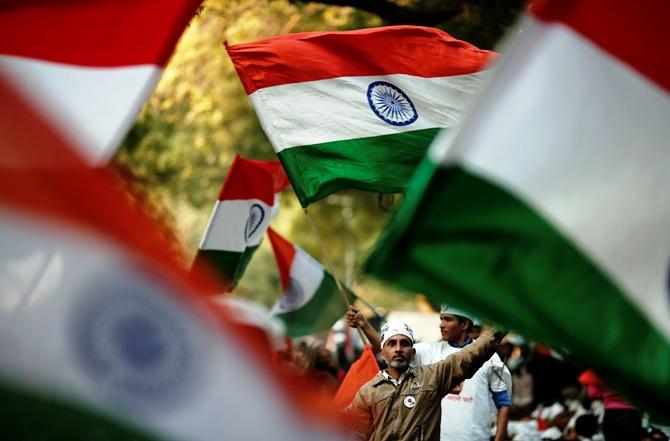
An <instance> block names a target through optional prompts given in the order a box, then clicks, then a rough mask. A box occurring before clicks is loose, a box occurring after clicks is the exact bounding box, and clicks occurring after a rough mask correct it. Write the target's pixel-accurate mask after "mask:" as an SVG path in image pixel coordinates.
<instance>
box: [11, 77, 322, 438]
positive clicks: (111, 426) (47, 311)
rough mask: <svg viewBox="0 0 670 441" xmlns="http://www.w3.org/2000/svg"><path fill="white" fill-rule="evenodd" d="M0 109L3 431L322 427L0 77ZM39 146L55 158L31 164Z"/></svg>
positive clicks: (110, 183)
mask: <svg viewBox="0 0 670 441" xmlns="http://www.w3.org/2000/svg"><path fill="white" fill-rule="evenodd" d="M0 114H1V115H2V118H0V244H1V246H0V290H1V292H2V296H1V297H0V329H1V332H0V352H2V357H0V407H1V408H2V409H3V411H2V412H0V427H2V434H3V437H5V438H7V439H96V440H101V439H102V440H116V439H149V438H152V439H155V438H162V439H170V440H178V439H182V440H220V439H222V438H225V439H273V440H274V439H281V440H287V441H288V440H296V439H300V440H313V439H333V438H334V435H333V432H332V427H331V426H329V425H325V424H323V423H322V421H320V420H319V424H317V423H316V421H313V420H312V419H311V418H306V416H307V415H305V414H301V413H299V412H297V411H296V410H297V409H296V407H294V406H292V402H291V401H290V400H289V398H288V395H287V394H286V393H285V392H286V391H285V390H284V389H283V386H281V385H280V383H279V381H277V380H278V378H279V376H278V375H276V373H275V372H274V371H272V370H271V368H270V366H268V364H269V363H268V362H267V360H268V359H269V357H268V356H267V355H266V356H265V357H261V356H260V353H259V352H258V351H256V350H255V349H256V348H255V347H254V344H253V343H252V340H250V339H247V338H246V337H245V335H244V334H242V333H240V332H238V329H237V327H235V325H234V324H233V323H232V322H231V321H230V319H229V318H228V317H227V316H226V315H225V314H220V315H217V314H216V311H217V309H214V308H213V307H212V305H211V304H210V303H209V301H208V300H207V299H204V298H203V297H201V296H198V295H195V294H196V293H195V292H194V291H193V289H192V288H191V287H190V286H189V285H187V283H186V280H187V271H186V270H185V269H184V268H183V267H181V266H179V265H178V263H177V262H178V259H177V257H175V256H174V255H173V254H172V253H171V252H170V248H171V247H168V246H166V245H165V243H163V242H162V241H161V240H160V236H159V235H158V234H157V231H160V228H156V226H155V224H154V223H153V222H151V221H150V220H149V218H148V217H147V216H146V214H145V213H144V212H143V211H142V207H135V206H131V205H130V203H129V201H128V199H127V197H126V196H125V194H124V193H122V192H121V191H119V186H120V183H119V180H115V179H113V177H112V176H111V174H110V173H108V172H107V171H106V170H104V169H91V168H89V167H88V166H87V165H86V164H85V163H84V162H83V161H82V160H81V159H79V158H78V156H76V155H75V154H74V153H73V151H72V150H70V149H69V147H68V146H67V145H66V144H65V143H63V142H62V141H61V138H59V135H58V134H57V132H55V131H52V130H51V129H50V128H49V127H48V126H47V125H45V124H43V122H41V121H40V119H39V117H37V114H36V113H34V112H33V111H32V109H30V108H28V107H27V106H26V105H25V102H23V101H22V99H21V98H20V97H19V94H17V93H15V92H14V91H13V90H11V88H9V87H8V86H7V83H5V82H4V81H3V79H2V78H1V77H0ZM52 158H54V159H57V160H58V161H59V165H61V167H59V168H57V169H54V168H46V167H41V165H43V164H44V161H45V160H48V159H52ZM282 381H283V382H285V381H287V380H286V379H285V378H284V377H282ZM303 392H304V391H301V389H299V388H297V389H293V390H292V394H293V395H294V396H295V395H296V394H297V395H301V394H303Z"/></svg>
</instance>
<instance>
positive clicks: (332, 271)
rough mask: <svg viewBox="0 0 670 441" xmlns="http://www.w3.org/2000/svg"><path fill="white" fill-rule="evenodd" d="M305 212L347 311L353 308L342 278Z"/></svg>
mask: <svg viewBox="0 0 670 441" xmlns="http://www.w3.org/2000/svg"><path fill="white" fill-rule="evenodd" d="M303 211H304V212H305V216H306V217H307V223H308V224H309V227H310V228H311V229H312V232H313V233H314V235H315V236H316V239H317V241H318V242H319V245H320V246H321V252H322V253H323V258H324V260H325V261H326V267H327V268H328V271H330V274H332V275H333V278H334V279H335V283H336V284H337V290H338V291H339V292H340V294H341V297H342V301H343V302H344V304H345V305H346V307H347V309H349V308H351V303H349V298H348V297H347V293H346V291H345V290H344V287H343V286H342V283H341V282H340V278H339V277H337V274H336V273H335V268H334V267H333V264H332V262H331V260H330V256H329V255H328V251H327V250H326V245H325V244H324V243H323V240H322V239H321V235H320V234H319V232H318V230H317V229H316V225H315V224H314V220H312V216H311V215H310V214H309V211H307V208H303ZM356 329H357V330H358V335H359V336H360V337H361V341H362V342H363V344H367V343H370V342H369V341H368V339H367V337H366V336H365V334H364V333H363V331H362V330H361V328H360V326H358V325H356Z"/></svg>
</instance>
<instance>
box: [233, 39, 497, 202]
mask: <svg viewBox="0 0 670 441" xmlns="http://www.w3.org/2000/svg"><path fill="white" fill-rule="evenodd" d="M227 49H228V54H229V55H230V58H231V59H232V60H233V63H234V64H235V68H236V69H237V73H238V74H239V76H240V79H241V81H242V84H243V85H244V89H245V90H246V92H247V94H248V95H249V99H250V100H251V104H252V105H253V106H254V108H255V109H256V113H257V114H258V118H259V119H260V122H261V125H262V126H263V130H265V133H266V134H267V135H268V138H270V141H271V142H272V145H273V146H274V149H275V151H276V152H277V155H278V156H279V159H280V160H281V161H282V164H284V168H285V169H286V173H287V174H288V176H289V178H290V179H291V183H292V184H293V189H294V190H295V193H296V195H297V196H298V199H299V200H300V203H301V204H302V206H303V207H306V206H307V205H309V204H310V203H312V202H315V201H317V200H319V199H322V198H324V197H326V196H328V195H329V194H331V193H334V192H336V191H338V190H342V189H348V188H356V189H359V190H365V191H374V192H381V193H394V192H401V191H404V190H405V187H406V185H407V183H408V181H409V179H410V177H411V176H412V173H413V172H414V169H415V168H416V166H417V164H418V163H419V161H420V160H421V158H423V156H424V154H425V153H426V149H427V148H428V146H429V145H430V143H431V141H432V140H433V138H434V137H435V134H436V133H437V131H438V130H439V129H440V128H449V127H454V126H456V125H458V124H459V122H460V120H461V113H462V110H463V107H464V106H465V104H466V103H467V102H468V98H469V96H470V95H471V94H472V93H473V92H474V91H476V90H477V89H478V86H479V84H480V82H481V79H482V74H481V73H480V70H482V69H483V68H484V67H485V65H486V64H487V62H488V61H489V60H491V59H492V58H494V57H495V54H494V53H492V52H490V51H485V50H480V49H478V48H476V47H475V46H473V45H471V44H469V43H466V42H464V41H460V40H457V39H455V38H453V37H452V36H451V35H449V34H447V33H445V32H443V31H440V30H438V29H433V28H425V27H417V26H389V27H382V28H372V29H361V30H357V31H346V32H306V33H299V34H289V35H282V36H279V37H272V38H268V39H266V40H260V41H255V42H251V43H244V44H237V45H232V46H227Z"/></svg>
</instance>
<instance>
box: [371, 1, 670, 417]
mask: <svg viewBox="0 0 670 441" xmlns="http://www.w3.org/2000/svg"><path fill="white" fill-rule="evenodd" d="M534 5H535V6H534V8H533V9H532V10H531V11H532V14H530V15H529V16H528V17H527V18H526V19H525V21H524V23H523V27H522V29H521V32H520V33H519V35H518V38H517V39H516V41H515V42H514V46H512V47H511V50H510V51H509V52H508V53H505V55H504V57H503V59H502V61H501V63H500V65H499V66H498V67H497V69H496V72H495V73H494V75H493V78H492V80H491V82H490V83H489V85H488V86H487V88H486V89H485V90H484V91H483V94H482V96H480V97H479V101H478V103H480V105H479V106H477V107H476V108H475V109H473V111H472V113H471V114H469V115H468V116H467V117H466V119H465V122H464V125H463V126H462V128H461V129H459V131H457V132H456V133H455V134H453V137H452V136H450V135H449V134H448V133H447V134H446V136H445V137H444V138H442V139H441V140H438V141H436V143H435V145H434V146H433V148H431V149H430V151H429V154H428V157H427V158H426V160H425V162H424V163H423V164H422V165H421V166H420V168H419V170H418V171H417V174H416V175H415V177H414V179H413V182H412V184H411V185H410V189H411V190H410V191H409V192H408V193H407V195H406V198H405V201H404V203H403V205H402V207H401V209H400V210H399V211H398V212H397V213H396V216H395V217H394V220H393V221H392V223H391V224H390V227H389V229H388V230H387V231H386V233H385V235H384V237H383V238H382V240H381V241H380V243H379V244H378V245H377V248H376V250H375V252H374V253H373V254H372V256H371V257H370V259H369V261H368V263H367V266H368V268H369V269H370V270H371V272H373V273H374V274H377V275H379V276H380V277H382V278H384V279H386V280H388V281H391V282H395V283H397V284H399V285H402V286H404V287H407V288H410V289H413V290H416V291H420V292H424V293H426V294H427V295H428V296H431V297H433V298H434V299H435V300H436V302H443V301H444V302H450V303H454V304H457V305H460V306H462V307H464V308H467V309H469V310H471V311H472V312H473V313H476V314H478V315H481V316H484V317H488V318H491V319H495V320H497V321H499V322H501V323H504V324H505V325H507V326H509V327H511V328H513V329H515V331H518V332H519V333H522V334H523V335H525V336H527V337H532V338H533V339H537V340H540V341H543V342H545V343H547V344H549V345H552V346H554V347H560V348H565V349H567V350H568V351H569V353H570V356H571V358H573V359H574V360H576V361H579V362H581V363H582V364H583V365H587V366H592V367H593V368H594V369H596V370H597V371H598V372H599V373H601V374H602V375H603V377H606V380H607V381H608V383H610V384H612V385H613V386H615V387H617V389H619V390H621V391H622V392H625V393H626V394H627V396H629V397H631V398H634V399H635V400H636V401H637V402H638V403H639V404H642V405H644V406H645V407H646V408H647V409H649V410H657V411H661V410H662V409H669V408H670V320H668V317H670V292H669V288H668V280H669V274H670V228H668V225H669V224H670V198H668V197H667V195H668V194H670V179H668V170H669V169H670V149H669V148H668V138H669V136H670V130H669V125H668V122H669V121H670V119H669V116H670V64H669V63H668V60H667V57H659V56H658V54H659V53H664V52H667V48H666V42H667V35H666V31H665V29H666V28H667V23H666V21H667V18H668V17H670V3H668V2H663V1H653V0H645V1H642V2H635V3H633V2H608V1H605V0H592V1H571V2H563V1H559V0H549V1H538V2H535V3H534ZM622 348H634V349H631V350H622ZM613 354H616V356H613Z"/></svg>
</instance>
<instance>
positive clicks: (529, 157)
mask: <svg viewBox="0 0 670 441" xmlns="http://www.w3.org/2000/svg"><path fill="white" fill-rule="evenodd" d="M522 35H523V36H524V38H522V39H521V41H519V43H518V46H517V47H515V48H514V50H513V51H512V52H510V53H509V54H507V55H506V56H505V57H503V62H502V64H501V65H500V66H499V67H498V69H499V70H498V74H497V76H496V77H495V79H493V80H492V83H490V86H489V87H488V88H487V89H486V91H485V93H484V95H483V96H482V97H481V103H482V105H481V106H478V107H477V108H476V111H475V112H474V113H473V114H472V115H470V117H469V118H468V119H467V122H466V123H465V124H464V126H463V127H462V130H461V131H460V133H458V134H457V135H456V137H455V140H454V143H453V144H452V146H451V147H450V148H449V149H448V152H447V156H446V160H447V161H448V162H462V163H463V165H464V166H465V167H466V168H468V169H469V170H470V171H472V172H474V173H477V174H480V175H483V176H485V177H487V178H489V179H491V180H493V181H495V182H498V183H499V184H500V185H501V186H503V187H505V188H507V189H510V190H512V191H513V192H515V193H518V194H519V196H520V197H521V199H523V200H525V201H526V202H528V203H530V204H531V205H532V206H533V207H535V208H536V209H537V211H539V212H540V213H542V214H543V215H544V216H545V217H546V218H548V219H549V220H550V221H551V222H552V223H553V224H554V225H555V226H556V227H557V228H558V229H559V230H560V231H561V232H562V233H563V234H564V235H565V236H566V237H568V238H569V239H571V240H572V241H573V242H574V243H575V244H576V246H577V248H579V249H581V250H582V251H583V252H584V253H585V254H586V255H587V256H589V257H590V258H591V259H592V260H593V261H595V262H596V263H597V264H598V265H600V266H601V267H602V268H603V269H604V270H605V272H606V273H607V274H609V276H610V277H611V278H612V280H614V281H615V283H617V284H618V285H619V286H620V287H621V288H622V290H623V291H624V292H626V293H627V294H628V295H629V296H630V297H631V299H632V300H633V301H634V303H635V304H637V305H639V307H640V308H641V309H642V310H643V311H644V312H645V313H646V314H647V315H648V316H649V318H650V319H651V321H652V322H653V323H654V324H655V325H656V326H657V327H658V329H660V330H661V331H662V333H663V334H664V335H665V336H666V337H669V338H670V320H668V317H669V314H670V305H669V297H670V296H669V293H668V269H669V268H668V265H669V264H670V228H668V221H670V199H669V198H668V194H670V179H668V170H670V148H668V147H669V145H668V135H669V134H670V131H669V129H668V127H669V124H668V123H669V122H670V119H669V116H670V96H669V95H668V94H667V93H666V92H665V91H664V90H662V89H660V88H658V87H657V86H656V85H654V84H652V83H650V82H648V81H646V80H645V79H644V78H643V77H641V76H640V75H638V74H637V73H636V72H635V71H633V70H632V69H631V68H629V67H628V66H627V65H624V64H623V63H621V62H619V61H618V60H617V59H614V58H612V57H611V56H609V55H608V54H606V53H604V52H602V51H601V50H599V49H598V48H597V47H595V46H593V45H592V44H590V43H589V42H588V41H586V40H584V39H582V38H581V37H580V36H579V35H577V34H575V33H573V32H572V31H571V30H569V29H567V28H565V27H562V26H558V25H554V26H549V27H548V26H543V25H541V24H539V23H537V22H534V21H532V20H530V19H529V21H527V22H526V26H525V28H524V29H523V34H522ZM520 66H522V67H521V68H520ZM437 150H440V149H439V146H437ZM557 270H558V271H560V269H557Z"/></svg>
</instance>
